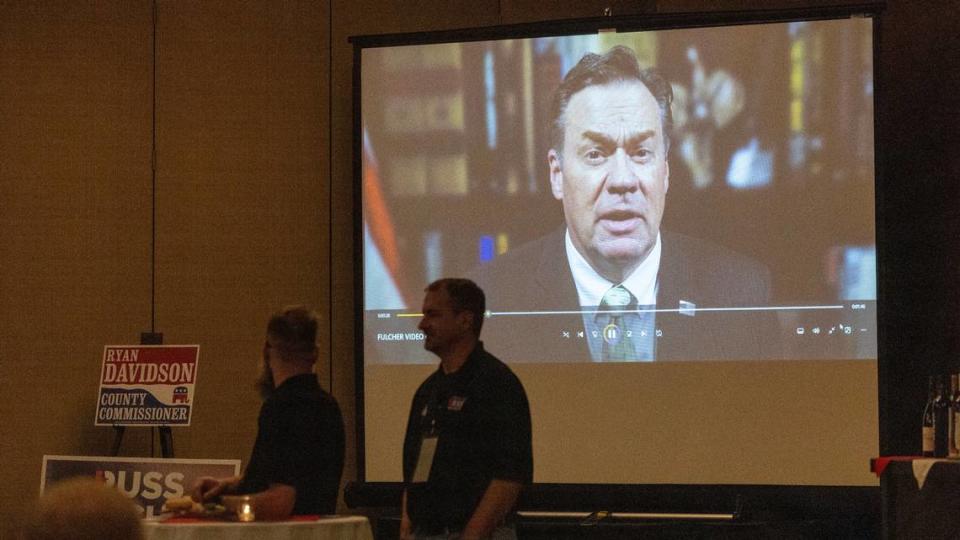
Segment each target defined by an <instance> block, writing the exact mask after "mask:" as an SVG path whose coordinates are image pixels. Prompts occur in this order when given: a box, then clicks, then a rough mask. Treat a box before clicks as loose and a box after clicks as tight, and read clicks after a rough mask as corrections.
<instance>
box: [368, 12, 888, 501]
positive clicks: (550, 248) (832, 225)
mask: <svg viewBox="0 0 960 540" xmlns="http://www.w3.org/2000/svg"><path fill="white" fill-rule="evenodd" d="M446 39H447V41H444V42H435V43H422V42H421V43H417V44H402V43H401V44H391V45H377V46H365V47H361V49H360V55H359V59H360V66H359V75H360V78H359V83H360V97H361V100H360V101H361V102H360V110H359V126H358V128H359V129H360V130H361V131H362V141H360V142H358V144H357V146H358V147H360V148H358V150H357V151H358V152H362V160H357V163H358V165H360V166H361V167H362V168H361V170H360V171H358V173H359V174H358V176H359V177H360V181H361V182H362V190H361V191H362V193H361V195H362V223H361V224H360V226H362V254H363V298H362V300H363V302H362V304H363V305H362V310H363V313H362V315H360V317H361V319H362V327H363V330H362V355H361V356H360V358H362V374H363V378H362V388H363V392H362V404H361V406H362V411H363V426H362V433H363V438H362V441H361V444H362V445H363V456H364V462H363V470H364V473H365V480H366V481H399V480H400V479H401V464H400V460H401V447H402V440H403V432H404V428H405V422H406V417H407V414H408V412H409V407H410V401H411V398H412V396H413V394H414V391H415V390H416V388H417V386H418V385H419V383H420V382H422V381H423V380H424V379H425V378H426V377H427V376H428V375H429V374H430V373H431V372H432V371H433V370H435V369H437V365H438V359H437V358H436V357H434V356H432V355H431V354H430V353H428V352H426V351H424V350H423V347H422V345H423V336H422V334H421V333H420V332H419V331H418V329H417V324H418V322H419V311H420V305H421V301H422V298H423V289H424V287H425V286H426V284H428V283H429V282H431V281H432V280H435V279H437V278H441V277H449V276H465V277H470V278H472V279H474V280H475V281H477V282H478V283H479V284H481V286H482V287H483V288H484V290H485V292H486V295H487V317H486V319H485V322H484V328H483V334H482V336H481V338H482V339H483V341H484V343H485V346H486V348H487V350H489V351H490V352H492V353H493V354H495V355H496V356H498V357H499V358H500V359H502V360H503V361H505V362H506V363H507V364H509V365H510V366H511V368H512V369H513V370H514V372H515V373H517V375H518V376H519V378H520V379H521V381H522V382H523V384H524V386H525V388H526V391H527V394H528V397H529V400H530V404H531V412H532V417H533V439H534V440H533V443H534V469H535V473H534V476H535V481H536V482H549V483H617V484H644V483H669V484H788V485H791V484H792V485H874V484H876V479H875V478H874V477H873V476H872V475H871V474H870V473H869V472H868V467H867V463H868V460H869V458H870V457H873V456H875V455H876V454H877V451H878V442H877V440H878V435H877V369H876V358H877V333H876V330H877V321H876V311H877V309H876V308H877V285H876V283H877V280H876V275H877V273H876V238H875V216H874V184H875V172H874V97H873V80H874V66H873V59H874V51H873V20H872V19H871V18H863V17H860V18H846V19H834V20H799V21H787V22H773V23H763V24H741V25H725V26H717V27H700V28H679V29H668V30H656V31H640V32H623V31H619V32H618V31H600V32H591V33H588V34H583V35H563V36H543V35H541V36H537V37H530V38H525V39H494V40H487V41H464V42H450V41H449V35H447V36H446ZM401 41H402V40H401ZM611 50H616V51H617V52H616V55H621V56H624V57H625V58H628V59H630V58H634V57H635V58H636V60H635V63H636V65H637V66H639V69H640V70H641V71H642V73H643V77H644V78H645V80H643V81H637V80H636V78H635V77H633V76H632V75H623V74H622V73H619V74H618V73H614V74H613V75H609V74H607V75H604V74H600V73H599V72H597V73H593V72H591V71H590V69H591V68H590V66H589V65H587V64H591V63H597V62H599V63H601V64H602V63H603V61H602V58H603V55H605V54H607V53H609V52H610V51H611ZM591 55H594V56H591ZM606 58H609V57H606ZM598 59H600V60H598ZM578 64H580V67H579V68H578V67H577V66H578ZM571 72H573V74H574V75H576V76H577V77H581V78H582V79H583V80H582V81H581V86H582V88H579V89H578V87H577V86H576V85H574V84H570V85H565V83H564V81H565V78H568V77H569V78H573V77H572V76H571V75H570V74H571ZM605 77H606V78H605ZM647 79H649V80H647ZM584 81H586V82H584ZM598 81H599V82H598ZM651 81H653V82H651ZM656 81H661V82H662V83H663V84H664V85H666V88H667V89H668V90H669V94H671V95H672V97H663V95H661V96H660V97H657V96H655V95H654V94H656V92H654V91H653V90H651V88H650V85H656ZM560 88H567V90H566V91H568V92H569V95H568V96H567V99H566V101H565V102H562V103H560V105H558V104H557V103H555V95H556V94H557V92H558V89H560ZM570 89H572V90H570ZM662 91H663V88H661V89H660V93H661V94H663V92H662ZM644 92H646V93H644ZM640 95H643V96H645V97H643V98H642V99H641V98H639V97H636V96H640ZM632 99H635V100H639V102H642V103H640V105H637V107H640V108H641V109H642V107H644V106H645V107H647V108H648V110H646V112H645V113H643V114H646V115H647V116H646V117H644V118H649V117H650V115H654V116H653V118H656V120H657V121H655V122H652V123H651V122H646V123H644V121H643V119H642V118H641V117H642V116H643V114H640V113H636V111H635V110H634V109H631V106H632V105H631V104H633V103H634V102H633V101H630V100H632ZM643 100H647V101H643ZM651 103H653V104H654V105H651ZM651 107H653V108H651ZM667 108H668V109H669V117H672V122H669V121H667V111H666V109H667ZM651 111H652V112H651ZM671 124H672V125H671ZM618 272H619V274H618ZM621 280H622V282H623V283H624V284H626V285H628V287H627V288H628V289H629V290H630V292H631V293H632V294H633V296H634V297H635V298H633V299H632V300H631V302H630V303H629V305H624V306H622V307H621V308H620V309H619V310H618V314H620V315H624V316H623V317H620V318H619V319H610V318H607V319H604V320H603V321H601V320H600V319H599V316H600V315H607V314H606V313H602V312H604V311H605V310H609V307H608V306H606V304H605V303H602V302H601V301H600V294H599V293H597V292H596V291H598V290H601V289H602V287H604V286H610V285H617V284H618V283H620V282H621ZM626 313H629V316H630V317H631V321H632V322H630V323H627V322H626V317H627V316H626ZM611 321H612V322H611ZM616 344H620V345H624V344H627V345H628V346H629V353H628V354H626V355H624V356H622V357H617V358H616V359H613V360H611V359H610V358H609V357H606V356H604V355H605V354H606V353H604V352H603V351H605V350H610V347H612V346H613V345H616ZM618 350H619V349H618Z"/></svg>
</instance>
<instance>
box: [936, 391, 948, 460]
mask: <svg viewBox="0 0 960 540" xmlns="http://www.w3.org/2000/svg"><path fill="white" fill-rule="evenodd" d="M943 383H944V381H943V378H941V377H937V397H936V398H935V399H934V400H933V457H947V453H948V452H949V446H950V444H949V440H950V427H949V425H948V420H949V419H950V395H949V393H948V388H946V385H944V384H943Z"/></svg>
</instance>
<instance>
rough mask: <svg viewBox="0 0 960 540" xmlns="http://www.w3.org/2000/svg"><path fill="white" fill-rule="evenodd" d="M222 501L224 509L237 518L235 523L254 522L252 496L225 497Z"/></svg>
mask: <svg viewBox="0 0 960 540" xmlns="http://www.w3.org/2000/svg"><path fill="white" fill-rule="evenodd" d="M222 500H223V505H224V506H225V507H226V509H227V510H229V511H230V512H232V513H234V514H235V515H236V516H237V521H244V522H247V521H254V520H256V518H257V516H256V513H255V512H254V503H253V495H225V496H224V497H222Z"/></svg>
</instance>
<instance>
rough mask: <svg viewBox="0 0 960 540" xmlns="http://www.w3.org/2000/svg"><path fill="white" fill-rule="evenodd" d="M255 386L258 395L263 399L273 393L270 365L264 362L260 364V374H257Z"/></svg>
mask: <svg viewBox="0 0 960 540" xmlns="http://www.w3.org/2000/svg"><path fill="white" fill-rule="evenodd" d="M255 386H256V387H257V392H258V393H259V394H260V397H261V398H263V399H264V400H266V399H267V398H268V397H270V396H271V395H273V391H274V385H273V372H272V371H270V366H268V365H267V363H266V362H261V364H260V375H258V376H257V380H256V383H255Z"/></svg>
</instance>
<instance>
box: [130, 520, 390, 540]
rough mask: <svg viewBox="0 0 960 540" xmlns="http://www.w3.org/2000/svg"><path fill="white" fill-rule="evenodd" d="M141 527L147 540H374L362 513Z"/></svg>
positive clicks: (178, 523)
mask: <svg viewBox="0 0 960 540" xmlns="http://www.w3.org/2000/svg"><path fill="white" fill-rule="evenodd" d="M143 529H144V533H146V538H147V540H221V539H230V540H234V539H237V540H247V539H249V540H373V532H372V530H371V529H370V522H369V521H368V520H367V518H365V517H363V516H339V517H323V518H320V519H318V520H316V521H272V522H271V521H262V522H253V523H238V522H232V521H199V522H167V523H164V522H160V521H145V522H144V523H143Z"/></svg>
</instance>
